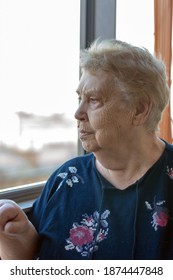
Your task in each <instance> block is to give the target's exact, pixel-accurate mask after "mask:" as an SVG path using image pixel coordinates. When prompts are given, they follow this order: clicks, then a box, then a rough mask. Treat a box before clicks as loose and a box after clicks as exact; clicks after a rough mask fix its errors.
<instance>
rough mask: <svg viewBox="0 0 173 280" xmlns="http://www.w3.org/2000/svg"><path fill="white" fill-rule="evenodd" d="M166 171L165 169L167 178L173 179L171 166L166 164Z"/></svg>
mask: <svg viewBox="0 0 173 280" xmlns="http://www.w3.org/2000/svg"><path fill="white" fill-rule="evenodd" d="M166 171H167V175H168V176H169V178H170V179H172V180H173V168H172V167H169V166H167V169H166Z"/></svg>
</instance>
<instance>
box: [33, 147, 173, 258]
mask: <svg viewBox="0 0 173 280" xmlns="http://www.w3.org/2000/svg"><path fill="white" fill-rule="evenodd" d="M29 218H30V220H31V222H32V223H33V224H34V226H35V227H36V229H37V231H38V233H39V235H40V249H39V252H38V258H39V259H46V260H48V259H61V260H67V259H68V260H70V259H71V260H72V259H74V260H86V259H97V260H99V259H100V260H107V259H108V260H129V259H138V260H147V259H148V260H150V259H151V260H152V259H153V260H158V259H173V146H172V145H169V144H167V143H166V148H165V150H164V152H163V154H162V155H161V157H160V159H159V160H158V161H157V162H156V163H155V164H154V165H153V166H152V167H151V168H150V169H149V170H148V171H147V173H146V174H145V175H144V176H143V177H142V178H141V179H140V180H139V181H137V182H136V183H135V184H133V185H131V186H129V187H128V188H126V189H125V190H119V189H117V188H116V187H114V186H112V185H111V184H110V183H109V182H108V181H107V180H106V179H105V178H104V177H103V176H102V175H101V174H100V173H99V172H98V171H97V170H96V167H95V158H94V156H93V154H87V155H85V156H81V157H77V158H74V159H71V160H69V161H68V162H66V163H65V164H63V165H62V166H61V167H60V168H58V169H57V170H56V171H55V172H54V173H53V174H52V176H51V177H50V179H49V180H48V182H47V184H46V186H45V188H44V190H43V192H42V194H41V195H40V197H39V198H38V199H37V200H36V202H35V203H34V205H33V207H32V209H31V211H30V213H29Z"/></svg>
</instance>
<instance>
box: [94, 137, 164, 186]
mask: <svg viewBox="0 0 173 280" xmlns="http://www.w3.org/2000/svg"><path fill="white" fill-rule="evenodd" d="M164 147H165V144H164V142H162V141H161V140H160V139H159V138H157V137H150V139H145V140H142V141H141V143H140V142H138V144H136V143H135V145H132V143H131V145H130V144H129V145H128V147H123V148H121V147H118V148H117V151H116V150H114V151H109V152H108V151H104V150H100V151H98V152H96V153H94V155H95V157H96V168H97V170H98V171H99V172H100V173H101V174H102V176H104V177H105V178H106V179H107V180H108V181H109V182H110V183H112V185H114V186H115V187H116V188H119V189H125V188H127V187H128V186H130V185H132V184H133V183H135V182H136V181H137V180H139V179H140V178H141V177H142V176H143V175H144V174H145V173H146V172H147V170H148V169H149V168H150V167H151V166H152V165H153V164H154V163H155V162H156V161H157V160H158V159H159V158H160V156H161V154H162V153H163V151H164Z"/></svg>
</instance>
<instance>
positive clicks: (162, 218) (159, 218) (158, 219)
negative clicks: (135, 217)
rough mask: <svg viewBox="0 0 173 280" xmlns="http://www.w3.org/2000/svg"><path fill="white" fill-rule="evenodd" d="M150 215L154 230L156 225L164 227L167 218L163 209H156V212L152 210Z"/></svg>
mask: <svg viewBox="0 0 173 280" xmlns="http://www.w3.org/2000/svg"><path fill="white" fill-rule="evenodd" d="M152 217H153V222H152V223H153V226H154V227H155V228H156V230H157V227H158V226H160V227H166V225H167V223H168V219H169V216H168V214H166V213H164V212H163V211H158V212H154V214H153V216H152Z"/></svg>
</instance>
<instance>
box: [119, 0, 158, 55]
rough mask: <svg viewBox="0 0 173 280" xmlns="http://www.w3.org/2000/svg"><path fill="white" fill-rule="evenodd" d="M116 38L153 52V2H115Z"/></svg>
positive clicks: (134, 0) (123, 0)
mask: <svg viewBox="0 0 173 280" xmlns="http://www.w3.org/2000/svg"><path fill="white" fill-rule="evenodd" d="M116 15H117V19H116V38H117V39H119V40H122V41H126V42H128V43H131V44H133V45H136V46H142V47H145V48H147V49H148V50H149V51H150V52H151V53H153V51H154V0H145V1H139V0H130V1H129V0H117V12H116Z"/></svg>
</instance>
